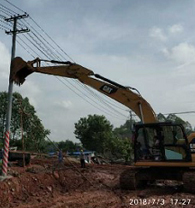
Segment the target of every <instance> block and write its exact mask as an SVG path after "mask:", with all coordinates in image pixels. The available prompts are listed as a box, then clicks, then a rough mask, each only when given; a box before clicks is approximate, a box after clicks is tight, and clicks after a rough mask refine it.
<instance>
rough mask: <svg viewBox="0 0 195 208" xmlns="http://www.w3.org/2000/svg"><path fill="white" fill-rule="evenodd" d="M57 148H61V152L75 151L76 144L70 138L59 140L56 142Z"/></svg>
mask: <svg viewBox="0 0 195 208" xmlns="http://www.w3.org/2000/svg"><path fill="white" fill-rule="evenodd" d="M57 145H58V148H59V149H61V150H62V151H63V152H67V151H69V152H74V151H77V147H78V144H76V143H73V142H72V141H70V140H66V141H60V142H58V143H57Z"/></svg>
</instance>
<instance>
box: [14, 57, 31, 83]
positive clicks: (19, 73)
mask: <svg viewBox="0 0 195 208" xmlns="http://www.w3.org/2000/svg"><path fill="white" fill-rule="evenodd" d="M33 72H34V69H33V67H31V65H30V64H28V63H27V62H25V61H24V60H23V59H22V58H20V57H16V58H14V59H13V60H12V62H11V73H10V81H13V82H14V83H15V84H18V85H21V84H23V83H24V81H25V78H26V77H27V76H28V75H30V74H31V73H33Z"/></svg>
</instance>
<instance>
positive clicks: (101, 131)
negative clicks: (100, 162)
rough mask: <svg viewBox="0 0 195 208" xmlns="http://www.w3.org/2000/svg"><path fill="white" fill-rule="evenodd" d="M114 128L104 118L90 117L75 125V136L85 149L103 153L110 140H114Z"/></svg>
mask: <svg viewBox="0 0 195 208" xmlns="http://www.w3.org/2000/svg"><path fill="white" fill-rule="evenodd" d="M112 130H113V126H112V125H111V124H110V122H109V121H108V120H107V119H106V118H105V117H104V116H99V115H89V116H88V117H87V118H81V119H80V120H79V121H78V122H77V123H75V131H74V133H75V135H76V138H77V139H79V140H80V141H81V143H82V145H83V147H84V148H86V149H88V150H92V151H96V152H98V153H103V152H104V150H105V148H106V144H107V143H108V140H109V139H111V138H113V137H114V136H113V132H112Z"/></svg>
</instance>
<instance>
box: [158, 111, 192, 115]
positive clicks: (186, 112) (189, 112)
mask: <svg viewBox="0 0 195 208" xmlns="http://www.w3.org/2000/svg"><path fill="white" fill-rule="evenodd" d="M191 113H195V111H185V112H177V113H162V114H163V115H170V114H191Z"/></svg>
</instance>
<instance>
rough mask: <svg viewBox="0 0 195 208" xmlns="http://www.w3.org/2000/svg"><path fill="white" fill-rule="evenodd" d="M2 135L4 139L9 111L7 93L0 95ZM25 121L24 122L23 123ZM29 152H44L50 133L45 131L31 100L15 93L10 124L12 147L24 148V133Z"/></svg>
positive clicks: (0, 133)
mask: <svg viewBox="0 0 195 208" xmlns="http://www.w3.org/2000/svg"><path fill="white" fill-rule="evenodd" d="M0 105H1V106H2V107H1V109H0V135H1V137H4V133H5V122H6V111H7V93H6V92H1V93H0ZM21 121H23V122H21ZM21 127H23V138H24V141H25V146H26V149H27V150H36V151H43V150H44V147H45V145H46V144H45V143H46V141H45V137H46V136H47V135H49V133H50V131H49V130H48V129H45V128H44V126H43V124H42V123H41V120H40V119H39V118H38V116H37V115H36V111H35V109H34V107H33V106H32V105H31V104H30V103H29V99H28V98H27V97H26V98H23V97H22V96H21V95H20V94H19V93H17V92H15V93H13V105H12V119H11V124H10V130H11V135H10V146H12V145H13V146H14V145H16V146H17V147H18V148H19V149H21V148H22V142H21V137H22V132H21V129H22V128H21Z"/></svg>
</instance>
